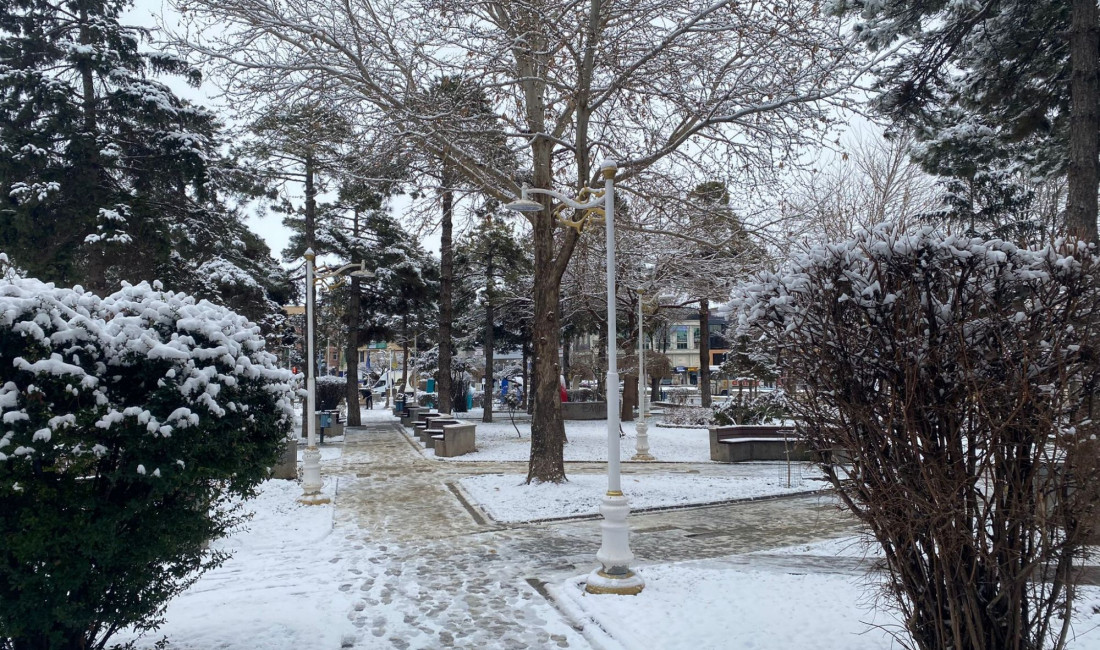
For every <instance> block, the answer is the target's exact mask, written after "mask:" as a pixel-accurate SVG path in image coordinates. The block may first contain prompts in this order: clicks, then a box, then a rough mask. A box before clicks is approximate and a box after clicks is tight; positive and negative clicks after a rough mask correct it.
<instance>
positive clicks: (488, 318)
mask: <svg viewBox="0 0 1100 650" xmlns="http://www.w3.org/2000/svg"><path fill="white" fill-rule="evenodd" d="M489 259H490V262H489V265H488V268H489V269H490V274H489V281H488V282H487V283H486V291H485V296H486V299H485V390H484V391H482V393H481V421H482V422H492V421H493V347H494V346H495V345H496V341H495V340H494V332H493V317H494V310H493V300H492V297H491V287H492V286H493V280H492V273H491V271H492V268H493V263H492V257H491V256H490V258H489Z"/></svg>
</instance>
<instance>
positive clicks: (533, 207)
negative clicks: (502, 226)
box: [504, 199, 542, 212]
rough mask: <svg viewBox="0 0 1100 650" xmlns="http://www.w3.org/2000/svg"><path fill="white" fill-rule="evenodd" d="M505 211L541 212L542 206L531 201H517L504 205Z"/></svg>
mask: <svg viewBox="0 0 1100 650" xmlns="http://www.w3.org/2000/svg"><path fill="white" fill-rule="evenodd" d="M504 209H506V210H512V211H514V212H541V211H542V204H541V203H539V202H538V201H532V200H531V199H516V200H515V201H512V202H511V203H507V204H505V205H504Z"/></svg>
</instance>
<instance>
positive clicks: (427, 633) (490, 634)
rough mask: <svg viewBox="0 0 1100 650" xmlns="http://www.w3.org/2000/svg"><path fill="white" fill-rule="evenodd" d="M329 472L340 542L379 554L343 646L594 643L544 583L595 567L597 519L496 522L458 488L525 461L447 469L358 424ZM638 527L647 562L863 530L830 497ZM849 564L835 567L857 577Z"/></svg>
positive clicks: (592, 467)
mask: <svg viewBox="0 0 1100 650" xmlns="http://www.w3.org/2000/svg"><path fill="white" fill-rule="evenodd" d="M730 467H731V466H714V465H707V464H700V465H697V466H685V465H684V464H676V465H669V466H662V465H660V464H656V465H641V464H638V465H633V464H627V465H625V466H624V470H623V471H624V473H630V472H662V471H664V472H668V471H680V472H684V471H688V472H699V473H712V472H721V471H726V472H729V471H736V470H731V469H730ZM325 471H326V473H327V474H328V477H329V479H334V478H335V479H338V480H339V484H338V493H337V497H336V524H335V525H336V531H335V532H336V534H337V539H339V538H340V536H341V535H342V536H343V538H344V539H346V542H347V543H348V544H349V545H350V547H352V548H355V547H358V548H362V547H363V545H364V544H365V545H370V546H374V547H376V550H377V554H376V555H372V554H365V555H364V554H361V553H357V554H355V557H357V558H360V559H358V560H355V561H354V562H353V563H352V566H351V569H350V575H349V580H348V582H347V583H346V584H344V585H341V587H340V588H341V590H344V591H351V592H353V593H354V594H357V595H358V598H359V600H357V602H356V605H355V611H354V612H353V613H352V621H353V623H354V625H355V627H356V629H357V630H358V632H357V634H356V635H355V637H354V638H350V637H349V638H346V639H345V641H344V647H349V648H399V649H404V648H438V647H492V648H516V649H518V648H555V647H561V648H587V647H589V644H588V643H587V641H586V640H585V639H584V637H583V636H582V635H581V634H580V633H578V632H577V630H575V629H573V628H572V627H570V625H569V624H568V623H567V622H566V621H565V620H564V618H563V617H562V616H561V615H560V614H559V613H558V612H557V610H556V609H554V607H553V605H552V604H551V603H550V602H549V601H548V600H547V599H546V598H544V597H543V596H542V595H541V594H540V590H539V586H540V585H541V584H542V583H544V582H551V583H554V582H559V581H561V580H564V579H566V578H568V577H570V576H575V575H580V574H584V573H587V572H589V571H591V570H592V569H593V568H595V567H596V564H597V563H596V559H595V553H596V550H597V548H599V545H600V530H599V522H598V521H595V520H583V521H566V522H557V523H543V524H520V525H502V524H498V523H495V522H492V521H489V520H487V519H486V518H485V517H484V516H483V515H482V514H481V513H480V511H479V510H478V509H477V508H476V507H473V506H472V505H471V504H469V503H467V502H465V500H464V499H463V498H462V497H461V492H460V491H459V490H457V488H456V487H455V483H456V482H457V481H458V480H459V479H460V478H462V477H463V476H469V475H474V474H485V473H515V474H518V473H523V472H525V471H526V464H523V463H449V462H442V461H437V460H434V459H432V458H429V457H425V456H424V455H423V454H422V453H421V452H420V448H419V446H418V445H417V443H415V442H413V441H412V440H411V439H410V438H409V437H407V436H406V435H405V434H404V433H403V432H402V431H401V428H400V425H398V424H396V423H394V424H390V423H368V425H367V426H364V427H360V428H355V429H348V432H347V435H346V437H345V442H344V453H343V455H342V456H341V458H340V459H339V460H338V461H332V462H328V463H326V465H325ZM567 471H569V472H571V473H588V472H593V473H595V472H600V473H602V472H603V471H604V466H603V465H602V464H591V463H576V464H570V466H569V467H568V468H567ZM631 526H632V535H631V548H632V550H633V551H634V554H635V556H636V557H637V562H636V563H637V564H638V565H641V564H646V563H664V562H673V561H682V560H692V559H704V558H713V557H722V556H728V555H731V554H736V553H746V552H750V551H759V550H763V549H769V548H776V547H781V546H788V545H793V544H799V543H807V542H811V541H815V540H819V539H824V538H829V537H837V536H841V535H847V534H852V533H853V532H854V530H855V526H854V524H853V522H852V520H851V519H850V518H849V517H846V516H845V515H843V514H842V513H841V512H840V511H839V510H838V509H837V507H836V505H835V503H834V502H833V501H832V500H830V499H828V498H825V497H822V496H819V495H813V496H801V497H788V498H782V499H772V500H766V501H755V502H741V503H734V504H727V505H721V506H710V507H703V508H691V509H683V510H671V511H663V512H652V513H635V514H632V515H631ZM364 536H365V537H366V539H364ZM750 561H751V562H758V561H759V562H764V563H770V562H771V563H774V562H785V563H790V562H792V561H794V562H798V561H800V560H796V559H793V558H787V557H784V558H769V557H768V556H755V557H754V558H753V559H751V560H750V559H748V558H746V562H750ZM809 561H819V560H809ZM847 565H848V563H846V562H844V561H840V562H839V563H834V564H832V565H830V567H832V568H833V569H834V570H841V571H851V570H855V567H853V566H847ZM826 568H828V567H826Z"/></svg>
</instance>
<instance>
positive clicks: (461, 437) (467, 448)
mask: <svg viewBox="0 0 1100 650" xmlns="http://www.w3.org/2000/svg"><path fill="white" fill-rule="evenodd" d="M476 428H477V426H476V425H475V424H472V423H462V422H456V423H455V424H446V425H444V426H443V427H442V430H441V431H439V432H438V433H435V432H434V430H433V433H432V442H433V443H434V444H433V445H432V448H433V449H435V455H436V456H439V457H441V458H452V457H454V456H461V455H463V454H469V453H472V452H474V451H476V449H475V447H474V431H475V429H476Z"/></svg>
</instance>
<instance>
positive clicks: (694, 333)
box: [691, 327, 703, 350]
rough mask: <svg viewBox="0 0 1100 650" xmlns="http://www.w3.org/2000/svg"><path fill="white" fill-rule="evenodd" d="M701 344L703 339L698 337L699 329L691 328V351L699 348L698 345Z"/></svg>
mask: <svg viewBox="0 0 1100 650" xmlns="http://www.w3.org/2000/svg"><path fill="white" fill-rule="evenodd" d="M702 342H703V337H701V336H699V328H698V327H693V328H691V349H692V350H695V349H697V348H698V347H699V344H700V343H702Z"/></svg>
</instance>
